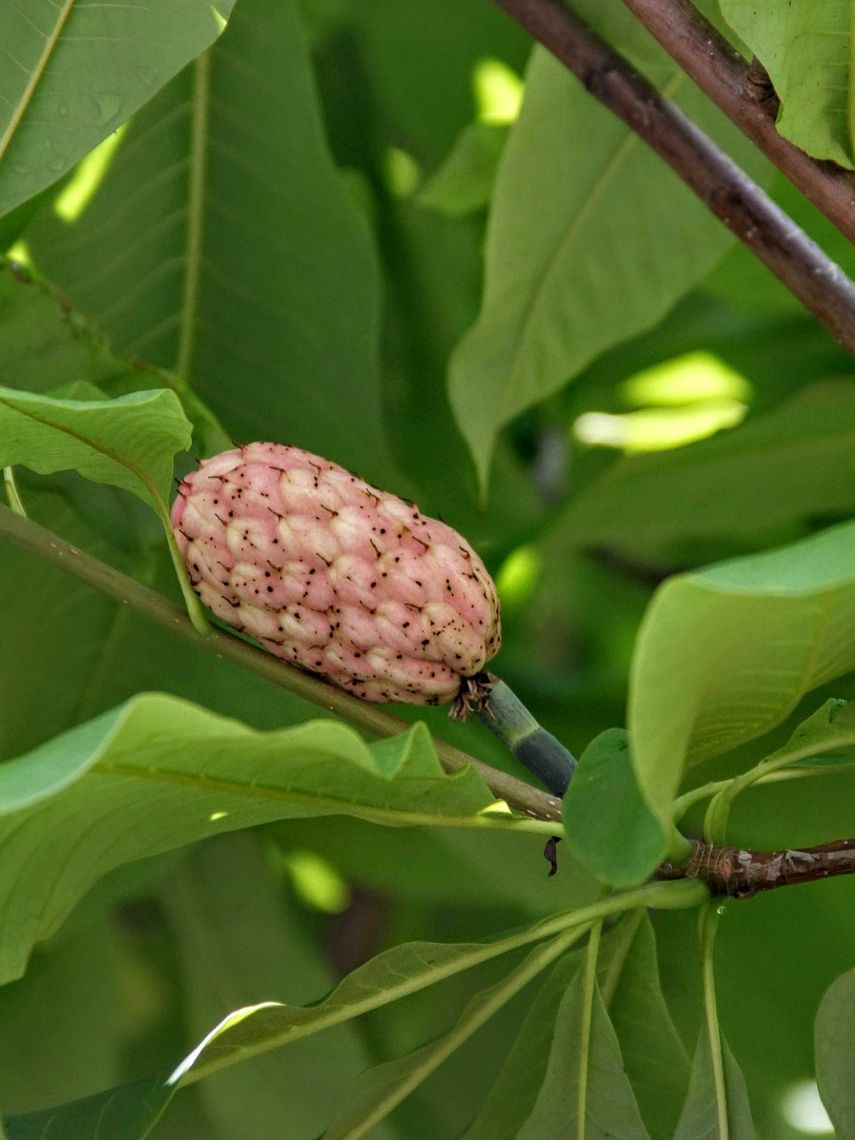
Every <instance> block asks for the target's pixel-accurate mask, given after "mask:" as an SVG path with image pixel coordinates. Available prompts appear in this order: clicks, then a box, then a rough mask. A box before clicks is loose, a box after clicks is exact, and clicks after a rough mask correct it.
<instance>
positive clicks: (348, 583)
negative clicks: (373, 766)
mask: <svg viewBox="0 0 855 1140" xmlns="http://www.w3.org/2000/svg"><path fill="white" fill-rule="evenodd" d="M172 525H173V527H174V529H175V534H176V538H177V541H178V546H179V548H180V550H181V554H182V556H183V558H184V562H185V564H186V566H187V570H188V573H189V575H190V580H191V582H192V583H193V587H194V589H195V590H196V592H197V594H198V595H199V597H200V598H201V599H202V601H203V602H204V603H205V605H207V606H208V607H209V608H210V609H211V610H213V612H214V613H215V614H216V615H217V617H219V618H221V619H222V620H223V621H224V622H226V623H227V624H228V625H230V626H233V627H234V628H235V629H239V630H242V631H243V632H244V633H248V634H250V635H251V636H252V637H254V638H255V639H256V640H257V641H259V642H260V643H261V644H262V645H263V646H264V647H265V648H266V649H269V650H270V652H271V653H274V654H275V655H276V656H277V657H281V658H282V659H283V660H285V661H289V662H292V663H293V664H295V665H300V666H301V667H302V668H304V669H308V670H310V671H311V672H313V673H320V674H321V675H323V676H325V677H327V678H328V679H329V680H330V681H333V682H335V684H337V685H340V686H341V687H342V688H345V689H347V690H348V691H349V692H351V693H354V694H355V695H356V696H359V697H363V698H365V700H369V701H410V702H413V703H415V704H429V705H435V704H440V703H441V702H444V701H449V700H453V699H455V698H456V697H458V695H459V694H460V692H461V690H462V689H464V690H465V689H466V687H467V685H468V684H469V682H467V680H466V679H467V678H472V677H474V676H475V675H476V674H478V673H480V671H481V670H482V669H483V668H484V665H485V664H486V662H487V661H489V660H490V658H491V657H493V656H494V655H495V654H496V653H497V652H498V649H499V646H500V644H501V625H500V619H499V603H498V599H497V597H496V589H495V586H494V585H493V581H492V579H491V578H490V575H489V574H488V573H487V571H486V569H485V568H484V564H483V562H482V561H481V559H480V558H479V557H478V555H477V554H476V553H475V551H474V550H473V549H472V547H471V546H470V545H469V544H468V543H467V542H466V541H465V539H463V538H461V536H460V535H459V534H457V532H456V531H454V530H452V529H451V527H450V526H446V524H445V523H443V522H440V521H438V520H437V519H431V518H426V517H425V516H424V515H423V514H421V512H420V511H419V509H418V507H416V506H414V505H413V504H411V503H407V502H405V501H404V500H403V499H399V498H397V497H396V496H395V495H390V494H387V493H386V492H384V491H378V490H377V489H376V488H375V487H371V486H369V484H368V483H366V482H365V481H364V480H362V479H360V478H359V477H358V476H356V475H351V473H350V472H349V471H345V470H344V468H343V467H339V466H338V465H337V464H335V463H330V462H329V461H328V460H326V459H321V458H319V457H318V456H317V455H312V454H310V453H309V452H307V451H301V450H300V449H299V448H297V447H289V446H287V445H282V444H275V443H251V444H248V445H247V446H246V447H241V448H235V449H234V450H233V451H226V452H223V454H222V455H215V456H214V457H213V458H212V459H206V460H203V461H202V463H201V464H200V465H199V470H198V471H194V472H193V473H192V474H190V475H188V476H187V478H186V479H184V481H183V482H182V483H181V484H180V486H179V489H178V498H177V499H176V500H175V504H174V506H173V508H172Z"/></svg>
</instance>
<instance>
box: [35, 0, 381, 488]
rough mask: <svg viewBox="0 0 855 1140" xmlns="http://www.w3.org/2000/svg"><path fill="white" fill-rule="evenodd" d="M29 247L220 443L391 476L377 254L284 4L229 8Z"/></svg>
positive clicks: (250, 0)
mask: <svg viewBox="0 0 855 1140" xmlns="http://www.w3.org/2000/svg"><path fill="white" fill-rule="evenodd" d="M191 138H192V140H193V144H192V147H191V146H190V140H191ZM129 203H131V204H133V203H136V205H131V207H130V208H129ZM31 245H32V248H33V249H34V251H35V254H36V259H37V262H38V264H39V265H40V266H42V267H43V268H44V269H45V271H46V272H47V273H48V274H49V276H51V278H52V279H54V280H56V281H57V282H58V283H60V284H61V285H62V286H63V287H64V288H65V289H66V290H67V291H68V293H69V295H70V296H71V297H72V299H73V300H74V301H75V302H76V303H77V304H78V305H79V306H80V307H81V308H82V309H83V310H84V311H85V312H86V313H88V314H89V315H91V316H92V317H94V318H96V319H97V320H98V321H99V323H101V324H103V326H104V327H105V328H106V329H107V331H108V332H109V333H110V335H111V338H112V340H113V342H114V344H115V345H116V347H117V349H118V350H119V351H122V352H127V353H129V354H140V355H142V356H143V357H144V358H145V359H147V360H150V361H152V362H154V363H155V364H158V365H161V366H163V367H166V368H170V369H172V370H174V371H176V372H177V373H178V374H179V375H180V376H181V377H182V378H184V379H186V380H188V381H189V380H192V382H193V384H194V387H195V389H196V391H198V393H199V394H200V395H201V396H202V397H203V398H205V399H206V400H208V401H209V402H210V404H211V405H212V406H213V407H214V408H215V410H216V411H217V413H218V414H220V415H221V416H222V417H223V420H224V422H225V423H226V424H227V426H228V428H229V431H230V432H231V434H232V435H233V436H234V437H236V438H239V439H241V440H247V439H275V440H283V441H286V440H287V441H292V442H295V443H299V444H300V445H301V446H304V447H307V448H309V449H310V450H314V451H317V452H319V453H320V454H322V455H327V456H330V457H331V458H335V459H336V460H338V461H339V462H342V463H344V464H345V465H348V466H352V467H355V468H356V469H357V470H360V471H361V472H362V473H363V474H364V475H365V476H366V477H370V478H371V479H372V480H373V481H375V482H378V483H379V484H380V485H381V486H382V485H389V484H390V483H391V482H393V481H394V480H395V478H396V476H395V473H394V471H393V469H392V466H391V464H390V462H389V461H388V451H387V448H386V443H385V439H384V435H383V431H382V427H381V422H382V414H381V409H380V402H379V396H378V375H377V371H378V342H379V309H380V293H379V271H378V265H377V258H376V254H375V251H374V248H373V245H372V241H371V235H370V232H369V228H368V222H367V219H366V218H365V217H364V216H363V215H362V214H361V213H360V210H359V208H358V207H357V205H356V203H355V202H354V200H353V198H352V196H351V195H350V193H349V192H348V190H347V188H346V186H345V184H344V180H343V179H342V177H341V176H340V174H339V172H338V171H337V170H336V168H335V167H334V166H333V163H332V161H331V158H330V155H329V152H328V149H327V145H326V141H325V139H324V135H323V128H322V122H321V117H320V111H319V107H318V102H317V98H316V94H315V90H314V86H313V81H312V75H311V72H310V67H309V59H308V54H307V49H306V45H305V43H304V42H303V35H302V31H301V28H300V24H299V21H298V18H297V13H296V5H295V4H294V3H293V2H292V0H242V2H241V3H240V4H239V5H238V7H237V9H236V13H235V16H234V18H233V19H232V20H231V22H230V23H229V26H228V29H227V31H226V33H225V35H224V36H223V37H222V39H221V40H220V41H219V42H218V43H217V45H216V46H215V47H214V48H213V50H212V51H211V52H210V53H207V54H206V55H205V56H203V57H201V58H200V59H199V60H197V61H196V62H195V63H194V64H193V65H192V67H191V68H189V69H188V70H185V71H183V72H182V73H181V74H180V75H178V76H177V77H176V79H175V80H173V82H172V83H170V84H169V85H168V86H167V87H166V88H165V89H164V90H163V91H162V92H161V93H160V94H159V95H158V96H157V98H156V99H154V100H153V101H152V102H151V103H150V104H149V105H148V106H146V107H145V108H144V109H143V110H142V111H141V112H140V113H139V114H138V115H137V116H135V118H134V120H133V123H132V125H131V127H130V129H129V130H128V132H127V134H126V135H125V136H124V137H123V139H122V142H121V144H120V145H119V147H118V149H117V151H116V153H115V156H114V158H113V160H112V163H111V165H110V166H109V169H108V171H107V173H106V176H105V178H104V181H103V182H102V183H101V185H100V186H99V187H98V189H97V191H96V193H95V194H94V196H93V197H92V198H91V200H90V201H89V203H88V204H87V206H86V208H85V209H84V210H83V212H82V214H81V215H80V216H79V217H78V218H77V219H76V220H74V221H72V222H69V223H65V222H63V221H61V220H60V219H58V218H54V217H50V216H49V215H47V214H45V215H43V217H42V224H41V225H39V226H37V227H36V229H35V231H33V232H32V234H31Z"/></svg>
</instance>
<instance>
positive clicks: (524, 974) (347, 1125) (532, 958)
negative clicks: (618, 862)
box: [325, 928, 584, 1140]
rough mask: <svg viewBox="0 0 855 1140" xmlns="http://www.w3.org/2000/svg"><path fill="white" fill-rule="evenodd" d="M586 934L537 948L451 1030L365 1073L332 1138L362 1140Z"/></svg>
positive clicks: (472, 1003) (332, 1130)
mask: <svg viewBox="0 0 855 1140" xmlns="http://www.w3.org/2000/svg"><path fill="white" fill-rule="evenodd" d="M583 933H584V928H582V929H579V930H571V931H569V932H565V933H564V934H560V935H559V936H558V937H557V938H554V939H552V940H551V941H550V942H547V943H545V944H544V945H542V946H539V947H537V949H535V950H532V951H531V952H530V953H529V954H528V956H527V957H526V958H525V959H524V960H523V962H522V963H521V964H520V965H519V966H517V968H516V969H514V970H512V971H511V972H510V973H509V974H507V975H506V976H505V977H504V978H503V979H502V980H501V981H500V982H497V983H496V985H494V986H491V987H490V988H489V989H488V990H484V991H482V992H481V993H479V994H476V995H475V997H473V998H472V999H471V1000H470V1001H469V1002H468V1003H467V1005H466V1008H465V1009H464V1010H463V1012H462V1014H461V1015H460V1017H459V1019H458V1021H457V1023H456V1024H455V1025H454V1026H453V1028H452V1029H451V1030H449V1032H448V1033H446V1034H444V1035H443V1036H442V1037H440V1038H438V1039H437V1040H435V1041H432V1042H430V1044H428V1045H423V1046H422V1047H421V1048H420V1049H416V1050H415V1051H414V1052H412V1053H408V1054H406V1055H405V1056H403V1057H397V1058H395V1060H393V1061H387V1062H386V1063H385V1064H383V1065H378V1066H377V1067H376V1068H374V1069H371V1070H370V1071H369V1072H368V1073H366V1074H364V1076H363V1077H362V1079H361V1080H360V1081H359V1083H358V1084H357V1086H356V1088H355V1090H354V1092H353V1093H352V1094H351V1097H350V1098H349V1099H348V1102H347V1104H346V1105H345V1107H344V1108H343V1109H342V1110H341V1111H340V1112H339V1113H338V1114H337V1115H336V1117H335V1119H334V1121H333V1123H332V1125H331V1126H330V1128H329V1130H328V1131H327V1132H326V1133H325V1137H326V1140H356V1137H359V1136H364V1135H366V1134H367V1133H368V1131H369V1129H373V1128H374V1127H375V1126H376V1124H377V1123H378V1122H379V1121H381V1120H383V1119H384V1117H385V1116H386V1115H387V1114H388V1113H390V1112H391V1111H392V1110H393V1109H394V1108H395V1107H396V1106H397V1105H398V1104H399V1103H400V1102H401V1101H402V1100H403V1099H404V1097H406V1096H409V1094H410V1093H411V1092H412V1091H413V1090H414V1089H415V1088H417V1087H418V1086H419V1085H420V1084H421V1083H422V1082H423V1081H425V1080H426V1079H427V1078H428V1077H429V1076H430V1075H431V1073H433V1072H434V1070H435V1069H437V1068H438V1067H439V1066H440V1065H441V1064H442V1063H443V1062H444V1061H446V1060H447V1059H448V1058H449V1057H450V1056H451V1055H452V1054H453V1053H454V1052H455V1050H457V1049H458V1048H460V1046H461V1045H462V1044H463V1043H464V1042H465V1041H466V1040H467V1039H468V1038H469V1037H471V1036H472V1034H473V1033H475V1032H477V1030H479V1029H481V1028H482V1026H483V1025H484V1024H485V1023H486V1022H487V1021H488V1020H489V1019H490V1018H491V1017H492V1016H493V1015H494V1014H495V1013H496V1012H497V1011H498V1010H499V1009H501V1007H502V1006H503V1005H505V1004H506V1003H507V1002H509V1001H510V1000H511V998H513V997H514V996H515V995H516V994H517V993H519V991H520V990H521V989H522V988H523V987H524V986H526V985H528V983H529V982H531V981H532V979H533V978H535V977H536V976H537V975H538V974H540V973H541V972H542V971H543V970H545V969H546V968H547V967H548V966H551V965H552V964H553V962H555V960H556V959H557V958H559V957H561V955H563V954H564V953H565V951H566V950H567V949H568V947H569V946H570V945H571V944H572V943H573V942H576V941H578V940H579V939H580V938H581V937H582V934H583ZM372 1135H374V1133H373V1132H372Z"/></svg>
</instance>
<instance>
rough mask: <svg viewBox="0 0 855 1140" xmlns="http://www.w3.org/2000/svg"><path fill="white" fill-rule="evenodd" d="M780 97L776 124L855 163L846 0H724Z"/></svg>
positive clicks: (852, 43)
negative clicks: (780, 0)
mask: <svg viewBox="0 0 855 1140" xmlns="http://www.w3.org/2000/svg"><path fill="white" fill-rule="evenodd" d="M719 3H720V6H721V11H722V15H723V16H724V18H725V19H726V20H727V22H728V23H729V24H730V25H731V27H732V28H733V29H734V31H736V32H737V33H738V35H739V36H740V38H741V39H742V40H744V42H745V43H746V44H747V45H748V47H749V48H750V49H751V51H752V52H753V53H754V54H755V55H756V56H757V58H758V59H759V60H760V62H761V63H762V64H763V66H764V67H765V68H766V70H767V71H768V72H769V76H770V78H771V80H772V82H773V84H774V86H775V91H776V93H777V94H778V96H779V97H780V99H781V110H780V113H779V115H778V130H779V131H780V132H781V134H782V135H784V136H785V137H786V138H788V139H789V140H790V141H791V142H794V143H795V144H796V146H798V147H801V148H802V150H806V151H807V152H808V154H810V155H813V157H814V158H830V159H832V160H833V161H834V162H839V163H840V164H841V165H842V166H847V167H848V168H849V169H850V170H852V169H853V168H855V80H853V75H852V53H853V50H855V29H853V26H852V22H851V20H852V14H851V6H850V5H849V4H848V3H847V0H823V3H822V4H816V3H814V2H813V0H789V2H788V3H786V4H783V3H776V4H757V3H755V2H754V0H719Z"/></svg>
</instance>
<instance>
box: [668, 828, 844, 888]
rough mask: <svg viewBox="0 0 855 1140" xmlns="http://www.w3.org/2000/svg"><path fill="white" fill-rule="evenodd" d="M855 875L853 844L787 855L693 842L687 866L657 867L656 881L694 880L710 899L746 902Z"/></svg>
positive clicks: (829, 845)
mask: <svg viewBox="0 0 855 1140" xmlns="http://www.w3.org/2000/svg"><path fill="white" fill-rule="evenodd" d="M852 874H855V839H836V840H834V842H832V843H820V844H819V846H817V847H806V848H803V849H801V850H787V851H747V850H745V849H744V848H741V847H726V846H718V845H716V844H712V843H696V844H695V849H694V851H693V853H692V856H691V858H690V859H689V861H688V862H687V863H683V864H682V865H680V866H675V865H674V864H673V863H670V862H666V863H662V864H661V865H660V866H659V867H658V868H657V871H656V878H657V879H700V880H701V882H703V883H705V884H706V885H707V887H709V890H710V893H711V894H712V895H727V896H729V897H730V898H734V899H749V898H751V897H752V895H756V894H757V893H758V892H759V891H772V890H775V889H776V888H777V887H791V886H796V885H797V884H799V883H812V882H816V880H817V879H828V878H831V876H832V875H852Z"/></svg>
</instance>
